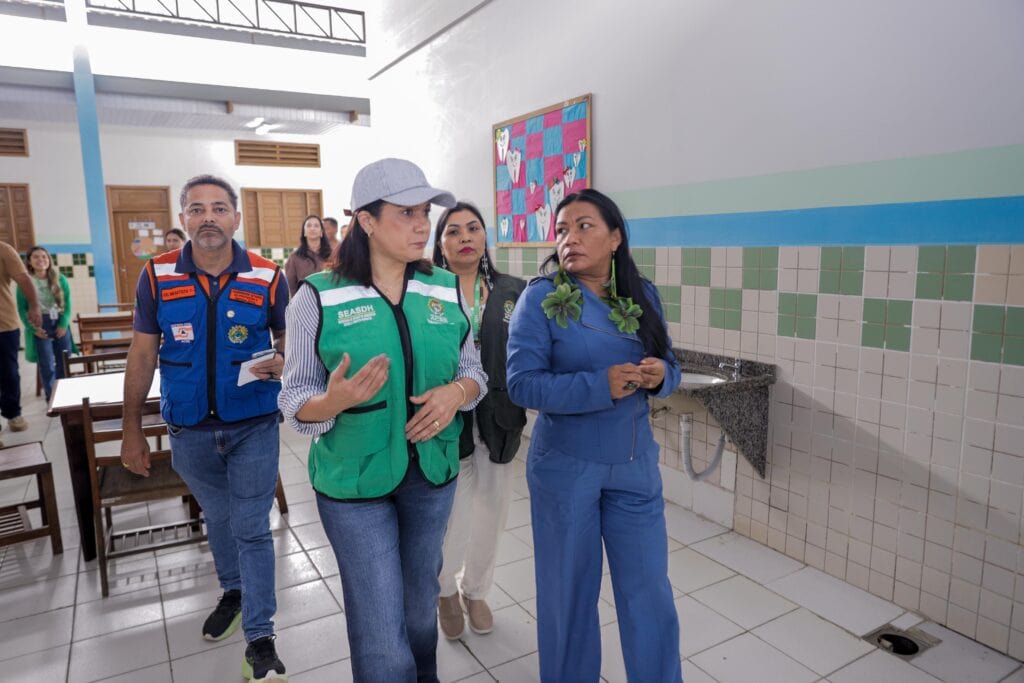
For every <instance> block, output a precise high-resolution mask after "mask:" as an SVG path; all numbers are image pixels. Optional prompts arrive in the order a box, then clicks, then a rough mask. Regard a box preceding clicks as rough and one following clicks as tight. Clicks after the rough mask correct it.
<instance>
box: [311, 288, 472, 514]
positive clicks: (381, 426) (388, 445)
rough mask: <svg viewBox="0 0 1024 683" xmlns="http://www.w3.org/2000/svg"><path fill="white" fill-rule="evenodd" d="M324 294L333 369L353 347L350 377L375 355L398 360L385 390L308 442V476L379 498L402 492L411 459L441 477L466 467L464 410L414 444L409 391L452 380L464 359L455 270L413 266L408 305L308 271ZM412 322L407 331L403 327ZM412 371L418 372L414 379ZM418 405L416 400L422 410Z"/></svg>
mask: <svg viewBox="0 0 1024 683" xmlns="http://www.w3.org/2000/svg"><path fill="white" fill-rule="evenodd" d="M305 281H306V283H308V284H309V285H311V286H312V287H313V289H314V291H315V292H316V294H317V298H318V300H319V302H320V320H321V324H320V330H319V331H318V333H317V341H316V349H317V355H319V357H320V360H321V361H322V362H323V364H324V367H326V368H327V372H328V373H331V372H333V371H334V369H335V368H337V367H338V365H339V364H340V363H341V358H342V354H343V353H348V355H349V356H350V358H351V361H352V362H351V365H350V366H349V370H348V373H347V375H346V376H347V377H351V376H352V375H354V374H355V373H356V372H358V371H359V369H360V368H362V367H363V366H364V365H365V364H366V363H367V362H368V361H369V360H370V359H371V358H373V357H374V356H376V355H378V354H381V353H385V354H387V356H388V358H390V359H391V365H390V368H389V370H388V379H387V381H386V382H385V383H384V386H383V387H381V390H380V391H379V392H378V393H377V395H375V396H373V397H372V398H371V399H370V400H368V401H366V402H365V403H362V404H360V405H357V406H353V407H351V408H349V409H348V410H346V411H344V412H342V413H341V414H340V415H338V417H337V420H336V421H335V423H334V426H333V427H332V428H331V429H330V431H328V432H327V433H325V434H323V435H321V436H320V437H317V438H315V439H313V443H312V444H311V445H310V449H309V480H310V482H311V483H312V485H313V488H314V489H316V490H317V491H319V492H320V493H323V494H324V495H327V496H330V497H331V498H339V499H343V500H344V499H353V498H377V497H380V496H384V495H387V494H389V493H391V492H392V491H394V490H395V488H397V487H398V485H399V484H400V483H401V482H402V479H403V478H404V477H405V474H406V471H407V469H408V467H409V460H410V458H415V459H416V460H417V461H418V462H419V467H420V470H421V471H422V472H423V476H424V477H425V478H426V479H427V480H428V481H430V482H431V483H433V484H435V485H441V484H444V483H446V482H449V481H451V480H452V479H454V478H455V477H456V476H457V475H458V473H459V433H460V432H461V430H462V416H461V415H459V414H457V413H456V415H455V419H454V420H452V422H451V423H450V424H449V425H448V426H447V427H445V428H444V429H442V430H441V431H440V432H438V434H437V435H436V436H435V437H434V438H432V439H430V440H429V441H424V442H421V443H418V444H414V447H413V445H410V444H409V442H408V441H406V438H405V424H406V422H408V419H409V406H410V405H411V404H410V403H409V396H418V395H420V394H422V393H423V392H425V391H427V390H428V389H432V388H434V387H436V386H440V385H442V384H446V383H448V382H451V381H452V380H453V379H454V378H455V374H456V372H457V370H458V367H459V353H460V349H461V346H462V342H463V340H464V339H465V337H466V335H467V334H468V333H469V320H468V319H467V318H466V314H465V312H464V311H463V310H462V306H461V304H460V295H459V290H458V285H457V283H456V279H455V276H454V275H452V274H451V273H448V272H446V271H444V270H441V269H440V268H435V269H434V272H433V274H431V275H424V274H422V273H419V272H414V274H413V276H412V277H411V278H409V279H407V281H406V287H405V294H404V296H403V298H402V300H401V306H400V307H393V306H392V305H391V303H390V302H389V301H388V300H387V299H386V298H384V297H383V296H382V295H381V294H380V293H379V292H378V291H377V290H376V289H374V288H373V287H364V286H363V285H361V284H359V283H357V282H355V281H352V280H344V279H342V280H340V281H338V282H335V281H334V274H333V273H330V272H322V273H316V274H314V275H310V276H309V277H308V278H306V280H305ZM403 329H407V330H408V336H407V337H406V336H405V335H403V333H402V332H403ZM410 378H411V379H410ZM418 408H419V407H418V406H416V409H418Z"/></svg>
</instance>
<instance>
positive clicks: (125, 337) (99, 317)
mask: <svg viewBox="0 0 1024 683" xmlns="http://www.w3.org/2000/svg"><path fill="white" fill-rule="evenodd" d="M134 315H135V312H134V311H113V312H110V313H79V314H78V315H77V316H76V317H75V322H76V323H78V337H79V341H80V342H81V343H80V346H81V347H82V353H85V354H90V353H94V352H95V351H96V349H101V350H107V351H110V350H113V349H116V348H122V347H123V348H125V349H127V348H128V345H129V344H131V332H132V320H133V317H134ZM107 332H117V333H118V336H117V337H113V338H110V337H108V338H103V335H104V333H107ZM126 332H127V333H128V334H125V333H126Z"/></svg>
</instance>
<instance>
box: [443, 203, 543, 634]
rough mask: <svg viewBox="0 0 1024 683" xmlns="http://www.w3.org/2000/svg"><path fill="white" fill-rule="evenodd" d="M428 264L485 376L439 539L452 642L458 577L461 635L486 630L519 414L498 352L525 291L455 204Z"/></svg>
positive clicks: (472, 213) (469, 208) (472, 210)
mask: <svg viewBox="0 0 1024 683" xmlns="http://www.w3.org/2000/svg"><path fill="white" fill-rule="evenodd" d="M434 264H435V265H438V266H441V267H442V268H447V269H448V270H450V271H451V272H453V273H455V274H456V275H457V276H458V277H459V287H460V289H461V290H462V300H463V301H465V302H466V305H467V306H471V308H470V316H469V320H470V324H471V325H472V329H473V339H475V340H476V343H477V348H479V349H480V361H481V363H482V364H483V367H484V372H486V373H487V395H486V396H484V398H483V399H482V400H481V401H480V404H479V405H477V407H476V408H475V409H474V410H473V412H472V413H467V414H466V415H465V420H464V422H463V425H462V435H461V438H460V448H459V455H460V456H461V457H462V460H461V462H460V468H459V480H458V488H457V489H456V490H455V503H454V505H453V507H452V516H451V518H450V519H449V521H448V531H447V533H446V534H445V538H444V565H443V566H442V568H441V576H440V581H441V596H440V598H439V599H438V602H437V616H438V620H439V621H440V622H441V631H442V633H444V635H445V637H446V638H448V639H449V640H454V639H456V638H458V637H459V636H461V635H462V631H463V628H464V625H465V620H464V619H463V616H462V606H461V605H460V604H459V592H460V590H459V589H460V586H459V585H458V584H457V583H456V578H455V577H456V575H457V574H458V573H459V572H460V571H461V572H462V581H461V593H462V600H463V602H464V603H465V605H466V613H467V614H468V615H469V627H470V628H471V629H472V630H473V631H474V632H475V633H479V634H484V633H490V632H491V630H492V629H493V628H494V617H493V615H492V614H491V610H490V607H488V605H487V601H486V597H487V593H488V592H489V591H490V590H491V585H492V584H493V583H494V565H495V562H496V561H497V556H498V541H499V539H500V537H501V533H502V531H504V529H505V520H506V519H507V518H508V506H509V502H510V501H511V497H512V477H513V476H514V470H513V468H512V466H511V465H510V464H509V463H511V462H512V459H513V458H515V457H516V451H518V450H519V442H520V438H521V437H522V434H523V426H524V425H525V424H526V411H524V410H523V409H522V408H520V407H519V406H517V405H513V404H512V402H511V401H509V400H508V388H507V386H506V383H505V361H506V357H505V346H506V344H507V343H508V322H509V320H510V319H511V317H512V311H513V310H514V309H515V305H516V301H517V300H518V299H519V295H520V294H522V292H523V288H524V287H525V286H526V283H525V282H523V281H522V280H520V279H519V278H517V277H512V276H511V275H504V274H502V273H499V272H498V271H497V269H495V267H494V263H492V262H491V257H490V255H489V254H488V253H487V233H486V231H485V229H484V219H483V216H482V215H481V214H480V210H479V209H477V208H476V207H475V206H473V205H472V204H469V203H468V202H458V203H457V204H456V205H455V206H453V207H452V208H450V209H448V210H446V211H445V212H444V213H442V214H441V218H440V219H439V220H438V221H437V228H436V230H435V231H434Z"/></svg>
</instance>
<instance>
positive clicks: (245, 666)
mask: <svg viewBox="0 0 1024 683" xmlns="http://www.w3.org/2000/svg"><path fill="white" fill-rule="evenodd" d="M242 677H243V678H244V679H245V680H247V681H252V682H253V683H260V682H261V681H287V680H288V674H286V673H285V672H284V664H282V663H281V660H280V659H278V656H277V650H275V649H274V636H264V637H263V638H259V639H257V640H254V641H252V642H251V643H249V645H248V647H246V648H245V659H243V660H242Z"/></svg>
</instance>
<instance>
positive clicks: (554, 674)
mask: <svg viewBox="0 0 1024 683" xmlns="http://www.w3.org/2000/svg"><path fill="white" fill-rule="evenodd" d="M556 216H557V218H556V223H555V235H556V251H555V254H554V255H552V256H551V257H550V258H548V260H547V261H545V263H544V267H543V269H544V270H550V269H551V267H552V266H557V270H556V271H555V272H554V273H550V272H549V273H548V274H546V275H543V276H541V277H539V278H537V279H535V280H534V281H533V282H531V283H530V284H529V286H527V288H526V291H525V292H524V293H523V295H522V297H521V298H520V300H519V303H518V305H517V306H516V308H515V312H514V313H513V315H512V322H511V327H510V331H509V341H508V390H509V397H510V398H511V399H512V401H513V402H514V403H516V404H518V405H521V406H523V407H525V408H534V409H536V410H537V411H539V415H538V417H537V422H536V424H535V426H534V428H533V438H532V439H531V443H530V452H529V459H528V461H527V482H528V484H529V487H530V510H531V514H532V518H533V539H534V555H535V567H536V569H535V571H536V577H537V611H538V613H537V631H538V645H539V649H540V674H541V680H542V681H544V682H545V683H556V682H557V683H568V682H569V681H580V682H586V683H592V682H594V681H597V680H598V679H599V677H600V668H601V656H600V655H601V635H600V625H599V622H598V615H597V601H598V593H599V592H600V588H601V543H602V541H603V542H604V547H605V548H607V550H608V565H609V568H610V569H611V578H612V588H613V589H614V593H615V607H616V611H617V613H618V621H619V636H620V638H621V641H622V653H623V657H624V659H625V664H626V673H627V675H628V677H629V680H631V681H643V682H644V683H658V682H668V681H673V682H675V683H678V682H679V681H680V680H681V679H682V673H681V668H680V662H679V623H678V619H677V616H676V611H675V605H674V603H673V596H672V587H671V586H670V585H669V580H668V540H667V538H668V537H667V534H666V530H665V514H664V500H663V499H662V494H661V475H660V473H659V471H658V445H657V444H656V443H655V441H654V437H653V434H652V432H651V427H650V423H649V421H648V406H647V398H648V396H658V397H665V396H668V395H669V394H671V393H672V392H673V391H674V390H675V388H676V387H677V386H678V384H679V369H678V367H677V365H676V362H675V356H674V355H673V353H672V344H671V341H670V340H669V337H668V332H667V330H666V328H665V322H664V320H663V318H662V315H661V301H660V299H659V297H658V294H657V290H656V288H655V287H654V285H653V284H651V283H650V282H649V281H648V280H646V279H644V278H642V277H641V276H640V274H639V272H638V271H637V268H636V265H635V264H634V263H633V260H632V258H631V257H630V254H629V243H628V238H627V235H626V229H625V226H626V223H625V220H624V218H623V216H622V213H621V211H619V208H618V207H617V206H616V205H615V203H614V202H613V201H612V200H611V199H609V198H608V197H606V196H605V195H603V194H601V193H600V192H597V191H596V190H591V189H587V190H583V191H582V192H577V193H574V194H571V195H569V196H568V197H566V198H565V199H564V200H562V202H561V203H559V205H558V207H557V209H556Z"/></svg>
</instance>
